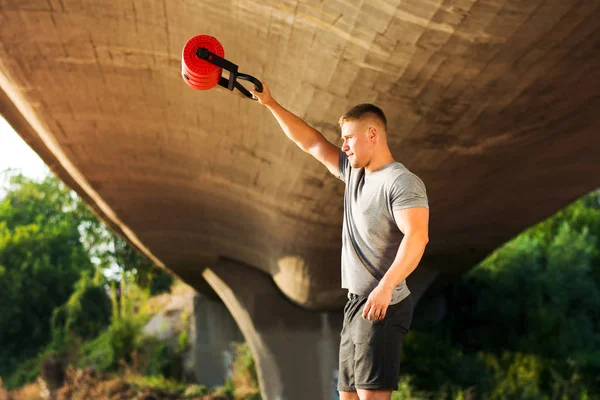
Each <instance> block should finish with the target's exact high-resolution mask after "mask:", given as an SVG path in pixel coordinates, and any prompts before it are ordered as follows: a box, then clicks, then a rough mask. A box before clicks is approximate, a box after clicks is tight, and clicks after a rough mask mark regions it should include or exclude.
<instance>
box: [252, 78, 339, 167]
mask: <svg viewBox="0 0 600 400" xmlns="http://www.w3.org/2000/svg"><path fill="white" fill-rule="evenodd" d="M262 85H263V92H262V93H258V92H256V91H252V94H253V95H254V97H256V98H257V99H258V101H259V102H260V103H261V104H264V105H265V106H266V107H267V108H268V109H269V110H270V111H271V113H272V114H273V116H275V119H277V122H279V125H280V126H281V129H283V132H285V134H286V136H287V137H288V138H290V139H291V140H292V141H293V142H294V143H296V145H297V146H298V147H300V148H301V149H302V150H304V151H305V152H307V153H308V154H310V155H312V156H313V157H314V158H316V159H317V160H318V161H320V162H321V163H322V164H323V165H325V166H326V167H327V169H328V170H329V172H331V173H332V174H333V175H335V176H336V177H337V176H338V175H339V173H340V172H339V153H340V149H339V148H338V147H337V146H335V145H334V144H332V143H331V142H329V141H328V140H327V139H325V137H324V136H323V135H322V134H321V133H320V132H319V131H317V130H316V129H314V128H313V127H311V126H310V125H308V124H307V123H306V122H304V121H303V120H302V118H300V117H298V116H296V115H294V114H293V113H291V112H289V111H288V110H286V109H285V108H283V107H282V106H281V105H280V104H279V103H277V102H276V101H275V100H274V99H273V97H271V91H270V90H269V87H268V86H267V84H266V83H265V82H262Z"/></svg>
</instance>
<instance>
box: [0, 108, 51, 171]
mask: <svg viewBox="0 0 600 400" xmlns="http://www.w3.org/2000/svg"><path fill="white" fill-rule="evenodd" d="M8 168H10V169H16V170H18V172H21V173H22V174H23V175H25V176H27V177H29V178H33V179H42V178H43V177H44V176H45V175H46V174H48V173H49V172H50V170H49V169H48V167H47V166H46V164H44V162H43V161H42V159H41V158H40V157H38V155H37V154H36V153H35V152H34V151H33V150H31V148H30V147H29V146H28V145H27V143H25V141H23V139H21V137H20V136H19V135H18V134H17V133H16V132H15V131H14V130H13V129H12V127H11V126H10V125H9V124H8V122H6V120H5V119H4V118H2V117H1V116H0V173H1V172H2V171H5V170H6V169H8Z"/></svg>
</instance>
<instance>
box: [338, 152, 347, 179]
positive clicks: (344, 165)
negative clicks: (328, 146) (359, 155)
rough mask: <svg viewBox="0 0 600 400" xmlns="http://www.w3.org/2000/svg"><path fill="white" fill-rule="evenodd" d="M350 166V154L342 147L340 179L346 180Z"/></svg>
mask: <svg viewBox="0 0 600 400" xmlns="http://www.w3.org/2000/svg"><path fill="white" fill-rule="evenodd" d="M348 167H349V163H348V155H347V154H346V153H344V152H343V151H342V150H341V149H340V160H339V173H338V179H340V180H342V181H344V182H346V175H347V174H346V171H347V169H348Z"/></svg>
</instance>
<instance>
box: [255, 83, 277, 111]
mask: <svg viewBox="0 0 600 400" xmlns="http://www.w3.org/2000/svg"><path fill="white" fill-rule="evenodd" d="M260 83H262V85H263V91H262V93H259V92H257V91H256V90H251V91H250V93H252V95H253V96H254V97H255V98H256V99H258V102H259V103H260V104H264V105H265V106H268V105H269V104H272V103H274V102H275V100H273V97H271V91H270V90H269V85H267V83H266V82H262V81H261V82H260Z"/></svg>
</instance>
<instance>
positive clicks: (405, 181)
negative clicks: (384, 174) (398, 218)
mask: <svg viewBox="0 0 600 400" xmlns="http://www.w3.org/2000/svg"><path fill="white" fill-rule="evenodd" d="M390 202H391V205H392V211H396V210H402V209H405V208H412V207H425V208H429V202H428V200H427V191H426V189H425V184H424V183H423V181H422V180H421V179H419V177H418V176H416V175H415V174H413V173H411V172H406V173H403V174H401V175H400V176H398V177H397V178H396V179H395V180H394V183H393V184H392V187H391V190H390Z"/></svg>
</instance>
